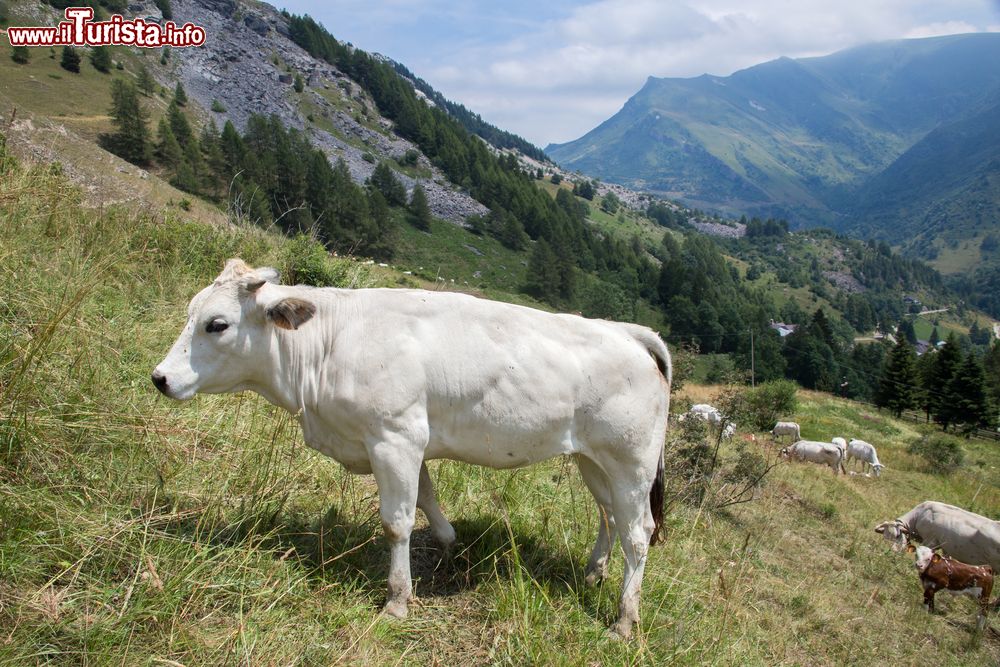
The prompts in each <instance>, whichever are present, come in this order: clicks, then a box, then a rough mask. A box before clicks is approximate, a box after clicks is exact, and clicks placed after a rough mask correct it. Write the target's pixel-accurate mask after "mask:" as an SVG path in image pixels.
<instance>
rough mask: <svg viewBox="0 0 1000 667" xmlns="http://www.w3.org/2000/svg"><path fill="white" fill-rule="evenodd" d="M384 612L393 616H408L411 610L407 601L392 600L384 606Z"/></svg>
mask: <svg viewBox="0 0 1000 667" xmlns="http://www.w3.org/2000/svg"><path fill="white" fill-rule="evenodd" d="M382 613H383V614H385V615H386V616H390V617H392V618H406V615H407V613H409V612H408V610H407V607H406V603H405V602H399V601H394V600H390V601H389V602H386V603H385V607H383V608H382Z"/></svg>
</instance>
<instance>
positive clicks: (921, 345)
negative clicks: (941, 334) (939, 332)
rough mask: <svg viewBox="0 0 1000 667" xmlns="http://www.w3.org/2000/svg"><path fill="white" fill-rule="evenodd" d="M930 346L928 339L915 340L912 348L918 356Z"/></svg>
mask: <svg viewBox="0 0 1000 667" xmlns="http://www.w3.org/2000/svg"><path fill="white" fill-rule="evenodd" d="M930 348H931V344H930V341H926V340H917V344H916V345H914V346H913V349H914V350H915V351H916V353H917V356H918V357H919V356H920V355H922V354H924V353H925V352H927V350H929V349H930Z"/></svg>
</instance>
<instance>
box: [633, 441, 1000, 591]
mask: <svg viewBox="0 0 1000 667" xmlns="http://www.w3.org/2000/svg"><path fill="white" fill-rule="evenodd" d="M665 495H666V494H665V493H664V487H663V448H662V447H661V448H660V460H659V461H658V462H657V464H656V476H655V477H654V478H653V486H652V487H650V489H649V509H650V510H651V511H652V513H653V532H652V534H650V536H649V543H650V544H651V545H652V544H656V543H657V542H659V541H660V540H661V539H662V537H663V535H662V533H663V504H664V502H665V498H664V496H665ZM998 603H1000V600H998Z"/></svg>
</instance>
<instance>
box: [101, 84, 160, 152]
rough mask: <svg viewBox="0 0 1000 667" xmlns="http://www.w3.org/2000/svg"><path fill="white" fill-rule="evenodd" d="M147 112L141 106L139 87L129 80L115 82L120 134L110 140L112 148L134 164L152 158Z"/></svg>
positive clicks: (113, 100) (115, 117)
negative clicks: (137, 89)
mask: <svg viewBox="0 0 1000 667" xmlns="http://www.w3.org/2000/svg"><path fill="white" fill-rule="evenodd" d="M146 120H147V113H146V111H145V110H144V109H143V108H142V105H141V104H139V94H138V92H137V91H136V89H135V85H134V84H132V83H131V82H130V81H126V80H125V79H113V80H112V81H111V122H112V123H113V124H114V126H115V127H116V128H117V131H116V132H115V133H114V134H113V135H111V136H110V137H108V139H107V143H108V145H109V147H110V148H111V149H112V150H113V151H114V152H115V153H116V154H117V155H119V156H120V157H122V158H124V159H126V160H128V161H129V162H132V163H133V164H147V163H148V162H149V160H150V158H151V157H152V149H151V147H150V142H149V128H148V127H147V126H146Z"/></svg>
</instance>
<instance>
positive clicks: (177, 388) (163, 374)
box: [152, 259, 316, 400]
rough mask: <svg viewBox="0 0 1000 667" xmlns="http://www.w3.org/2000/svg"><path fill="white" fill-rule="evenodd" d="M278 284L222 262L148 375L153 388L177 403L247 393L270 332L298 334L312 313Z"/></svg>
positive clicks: (269, 274)
mask: <svg viewBox="0 0 1000 667" xmlns="http://www.w3.org/2000/svg"><path fill="white" fill-rule="evenodd" d="M277 283H278V272H277V271H276V270H275V269H272V268H259V269H252V268H250V267H249V266H247V265H246V264H245V263H244V262H243V260H240V259H231V260H229V261H227V262H226V266H225V268H224V269H223V270H222V273H220V274H219V277H218V278H216V279H215V282H214V283H212V284H211V285H209V286H208V287H206V288H205V289H203V290H202V291H201V292H199V293H198V294H197V295H195V297H194V298H193V299H191V304H190V305H189V306H188V319H187V324H185V325H184V329H183V331H181V335H180V336H179V337H178V338H177V342H175V343H174V346H173V347H172V348H170V352H169V353H168V354H167V357H166V359H164V360H163V361H162V362H160V364H159V365H158V366H157V367H156V369H155V370H154V371H153V375H152V380H153V384H154V385H156V388H157V389H159V390H160V391H161V392H163V393H164V394H166V395H167V396H169V397H171V398H176V399H179V400H186V399H189V398H191V397H192V396H194V395H195V394H198V393H203V394H220V393H225V392H231V391H241V390H243V389H246V388H248V385H250V384H252V382H253V379H254V373H255V372H259V371H260V370H261V369H262V367H263V366H265V364H264V363H263V362H262V356H263V353H264V352H266V350H267V349H268V347H269V344H270V342H271V340H272V338H273V334H274V328H275V327H280V328H282V329H297V328H299V326H301V325H302V324H304V323H306V322H307V321H309V319H310V318H311V317H312V316H313V315H314V314H315V312H316V307H315V306H314V305H313V304H312V303H310V302H309V301H306V300H304V299H299V298H296V297H288V296H285V295H283V294H281V293H280V292H281V288H278V287H275V285H277ZM269 285H270V286H269Z"/></svg>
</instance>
